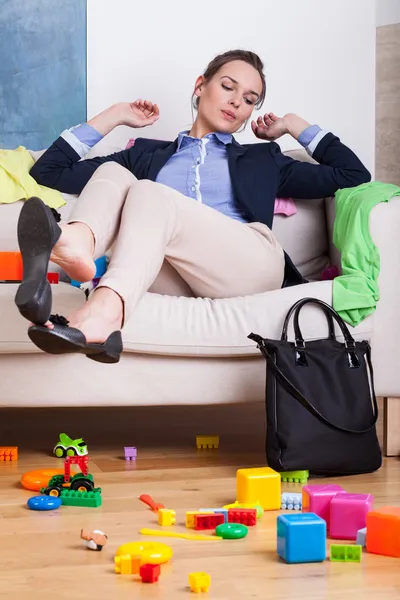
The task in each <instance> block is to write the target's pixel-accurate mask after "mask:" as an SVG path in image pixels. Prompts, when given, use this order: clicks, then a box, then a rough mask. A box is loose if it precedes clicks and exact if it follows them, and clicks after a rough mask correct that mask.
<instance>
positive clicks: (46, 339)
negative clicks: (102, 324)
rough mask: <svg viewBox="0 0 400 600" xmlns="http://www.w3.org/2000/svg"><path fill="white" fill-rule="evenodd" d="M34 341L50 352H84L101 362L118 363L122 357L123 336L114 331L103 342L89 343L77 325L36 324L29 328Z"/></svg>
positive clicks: (29, 333) (30, 336)
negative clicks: (52, 326)
mask: <svg viewBox="0 0 400 600" xmlns="http://www.w3.org/2000/svg"><path fill="white" fill-rule="evenodd" d="M28 335H29V338H30V339H31V340H32V342H33V343H34V344H35V345H36V346H37V347H38V348H40V350H43V351H44V352H47V353H48V354H84V355H85V356H87V357H88V358H90V359H91V360H95V361H97V362H101V363H117V362H119V359H120V357H121V352H122V349H123V346H122V336H121V332H120V331H114V332H113V333H112V334H111V335H109V336H108V338H107V339H106V341H105V342H104V343H103V344H88V343H87V342H86V339H85V336H84V334H83V333H82V332H81V331H80V330H79V329H76V328H75V327H68V326H63V325H55V326H54V329H48V328H47V327H40V326H37V325H34V326H32V327H29V329H28Z"/></svg>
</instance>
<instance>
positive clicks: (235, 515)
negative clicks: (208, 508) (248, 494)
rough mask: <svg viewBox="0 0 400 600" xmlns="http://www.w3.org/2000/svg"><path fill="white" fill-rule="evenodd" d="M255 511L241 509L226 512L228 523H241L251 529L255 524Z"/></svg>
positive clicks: (231, 509)
mask: <svg viewBox="0 0 400 600" xmlns="http://www.w3.org/2000/svg"><path fill="white" fill-rule="evenodd" d="M256 520H257V511H256V509H255V508H241V509H234V508H230V509H229V510H228V523H241V524H242V525H247V526H248V527H253V526H254V525H255V524H256Z"/></svg>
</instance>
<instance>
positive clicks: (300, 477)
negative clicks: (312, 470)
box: [279, 471, 308, 483]
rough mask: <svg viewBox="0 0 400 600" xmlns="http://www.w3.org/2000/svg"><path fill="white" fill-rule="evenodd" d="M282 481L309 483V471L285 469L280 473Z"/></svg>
mask: <svg viewBox="0 0 400 600" xmlns="http://www.w3.org/2000/svg"><path fill="white" fill-rule="evenodd" d="M279 475H280V476H281V480H282V481H287V482H288V483H307V481H308V471H283V472H281V473H279Z"/></svg>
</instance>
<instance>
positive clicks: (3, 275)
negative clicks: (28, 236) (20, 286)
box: [0, 252, 23, 281]
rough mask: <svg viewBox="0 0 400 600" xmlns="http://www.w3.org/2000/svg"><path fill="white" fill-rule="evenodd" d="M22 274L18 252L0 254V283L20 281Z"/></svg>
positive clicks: (20, 257) (20, 258)
mask: <svg viewBox="0 0 400 600" xmlns="http://www.w3.org/2000/svg"><path fill="white" fill-rule="evenodd" d="M22 273H23V266H22V256H21V253H20V252H0V281H21V280H22Z"/></svg>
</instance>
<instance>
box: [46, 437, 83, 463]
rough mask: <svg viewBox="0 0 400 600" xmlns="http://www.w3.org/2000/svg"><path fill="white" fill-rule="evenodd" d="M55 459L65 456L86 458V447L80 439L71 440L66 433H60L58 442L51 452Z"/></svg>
mask: <svg viewBox="0 0 400 600" xmlns="http://www.w3.org/2000/svg"><path fill="white" fill-rule="evenodd" d="M53 452H54V454H55V455H56V456H57V458H65V456H86V454H88V447H87V444H86V442H85V441H84V440H83V439H82V438H77V439H76V440H73V439H72V438H70V437H69V435H67V434H66V433H60V440H59V442H58V443H57V445H56V446H55V447H54V450H53Z"/></svg>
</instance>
